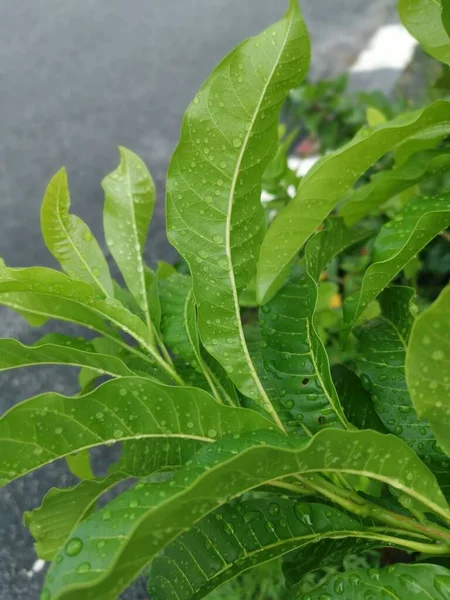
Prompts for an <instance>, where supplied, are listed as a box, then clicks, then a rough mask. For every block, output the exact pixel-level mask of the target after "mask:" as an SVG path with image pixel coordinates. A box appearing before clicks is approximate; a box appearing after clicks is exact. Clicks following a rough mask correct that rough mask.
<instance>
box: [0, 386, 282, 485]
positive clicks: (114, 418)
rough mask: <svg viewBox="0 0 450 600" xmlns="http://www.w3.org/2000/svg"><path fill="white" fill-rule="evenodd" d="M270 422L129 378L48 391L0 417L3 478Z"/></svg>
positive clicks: (190, 391)
mask: <svg viewBox="0 0 450 600" xmlns="http://www.w3.org/2000/svg"><path fill="white" fill-rule="evenodd" d="M270 427H271V422H270V421H268V420H267V419H265V418H264V417H262V416H260V415H258V414H257V413H255V412H253V411H249V410H247V409H243V408H230V407H225V406H223V405H221V404H218V403H217V402H215V401H214V400H213V399H212V398H211V396H210V395H209V394H207V393H206V392H204V391H203V390H199V389H195V388H181V387H171V386H165V385H162V384H159V383H157V382H155V381H151V380H149V379H146V378H142V377H124V378H120V379H114V380H112V381H107V382H106V383H104V384H103V385H101V386H99V387H98V388H96V389H95V390H93V391H92V392H90V393H89V394H86V395H85V396H77V397H69V396H62V395H60V394H56V393H47V394H41V395H39V396H36V397H34V398H30V399H29V400H26V401H24V402H22V403H20V404H17V405H15V406H13V407H12V408H11V409H10V410H9V411H7V412H6V413H5V414H4V415H3V416H2V417H1V418H0V477H1V479H2V481H3V483H6V482H8V481H11V480H13V479H15V478H16V477H19V476H21V475H24V474H25V473H26V472H29V471H32V470H34V469H37V468H38V467H41V466H43V465H45V464H47V463H49V462H52V461H54V460H56V459H58V458H61V457H64V456H67V455H69V454H72V453H73V452H79V451H80V450H83V449H85V448H93V447H94V446H99V445H102V444H111V443H115V442H118V441H122V440H131V439H136V438H137V439H142V438H155V437H160V438H163V437H165V438H170V437H179V438H187V439H196V440H199V441H203V442H212V441H214V439H216V438H219V437H221V436H223V435H232V434H236V435H239V434H240V433H241V432H245V431H254V430H257V429H270Z"/></svg>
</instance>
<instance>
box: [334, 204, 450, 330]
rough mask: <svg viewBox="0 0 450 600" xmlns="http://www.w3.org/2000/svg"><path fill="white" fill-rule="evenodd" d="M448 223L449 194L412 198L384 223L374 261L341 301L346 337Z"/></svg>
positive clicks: (374, 248)
mask: <svg viewBox="0 0 450 600" xmlns="http://www.w3.org/2000/svg"><path fill="white" fill-rule="evenodd" d="M449 224H450V194H449V193H447V194H445V195H442V196H436V197H434V198H428V197H427V196H423V197H420V198H412V199H411V200H410V201H409V202H408V204H407V205H406V206H405V207H404V209H403V210H402V211H401V212H400V213H399V214H398V215H397V216H396V217H395V219H394V220H393V221H389V222H388V223H386V225H384V226H383V227H382V228H381V230H380V232H379V233H378V235H377V237H376V238H375V242H374V246H373V263H372V264H371V265H370V266H369V267H368V269H367V270H366V272H365V273H364V279H363V281H362V284H361V289H360V290H359V291H358V292H356V293H355V294H352V295H351V296H349V297H347V298H346V299H345V302H344V306H343V311H344V327H345V329H344V335H343V338H344V339H346V338H347V336H348V334H349V333H350V330H351V328H352V327H353V325H354V324H355V321H356V320H357V319H358V317H359V316H360V315H361V314H362V313H363V311H364V310H365V309H366V308H367V307H368V306H369V304H370V303H371V302H372V301H373V300H375V298H376V297H377V296H378V294H379V293H380V292H381V291H382V290H383V289H384V288H385V287H386V286H387V284H388V283H389V282H390V281H392V279H393V278H394V277H395V276H396V275H397V274H398V273H399V272H400V271H401V270H402V269H403V267H404V266H405V265H407V264H408V262H409V261H410V260H411V259H412V258H413V257H414V256H415V255H416V254H418V252H420V250H422V248H424V247H425V246H426V245H427V244H428V242H430V241H431V240H432V239H433V238H434V237H435V236H436V235H437V234H438V233H439V232H440V231H442V230H443V229H445V228H446V227H447V226H448V225H449Z"/></svg>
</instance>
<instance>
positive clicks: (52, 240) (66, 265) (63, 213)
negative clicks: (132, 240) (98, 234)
mask: <svg viewBox="0 0 450 600" xmlns="http://www.w3.org/2000/svg"><path fill="white" fill-rule="evenodd" d="M69 209H70V194H69V186H68V183H67V173H66V170H65V169H64V168H63V169H61V170H60V171H58V172H57V173H56V175H54V176H53V178H52V179H51V181H50V183H49V184H48V187H47V190H46V192H45V196H44V200H43V202H42V206H41V228H42V234H43V236H44V241H45V244H46V246H47V248H48V249H49V250H50V252H51V253H52V254H53V256H54V257H55V258H56V260H57V261H58V262H59V263H60V265H61V266H62V268H63V269H64V271H66V273H67V274H68V275H70V277H73V278H74V279H81V280H82V281H86V282H87V283H90V284H92V285H94V286H96V287H97V288H98V289H99V290H100V292H101V293H102V294H103V295H104V296H112V295H113V283H112V280H111V275H110V273H109V268H108V263H107V262H106V259H105V257H104V255H103V252H102V250H101V248H100V246H99V245H98V242H97V240H96V239H95V238H94V236H93V235H92V233H91V230H90V229H89V227H88V226H87V225H86V223H85V222H84V221H82V220H81V219H80V218H79V217H77V216H76V215H72V214H70V213H69Z"/></svg>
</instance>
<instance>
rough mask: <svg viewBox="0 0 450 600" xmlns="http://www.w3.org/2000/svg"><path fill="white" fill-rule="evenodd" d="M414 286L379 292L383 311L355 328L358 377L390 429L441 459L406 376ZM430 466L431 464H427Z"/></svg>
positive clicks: (431, 458) (418, 449) (429, 458)
mask: <svg viewBox="0 0 450 600" xmlns="http://www.w3.org/2000/svg"><path fill="white" fill-rule="evenodd" d="M414 293H415V292H414V290H413V289H411V288H407V287H391V288H388V289H386V290H385V291H384V292H383V293H382V294H381V296H380V304H381V307H382V315H381V316H380V317H378V318H376V319H374V320H372V321H367V322H366V323H364V325H362V326H361V327H359V328H357V329H355V335H356V337H357V339H358V357H357V364H358V367H359V370H360V372H361V380H362V382H363V385H364V387H365V389H366V390H368V391H370V394H371V395H372V398H373V402H374V406H375V409H376V411H377V413H378V415H379V417H380V419H381V420H382V421H383V424H384V426H385V427H386V429H387V430H388V431H389V432H390V433H394V434H395V435H397V436H398V437H400V438H401V439H403V440H404V441H405V442H406V443H407V444H408V446H409V447H410V448H413V449H414V451H415V452H417V454H418V455H419V456H421V457H423V458H426V459H427V463H430V461H436V462H437V461H439V462H440V461H441V460H442V458H444V456H443V454H442V453H441V452H440V451H439V450H438V449H437V448H436V440H435V438H434V436H433V433H432V431H431V428H430V425H429V423H428V422H427V421H424V420H423V419H419V418H418V417H417V414H416V413H415V411H414V407H413V405H412V402H411V398H410V396H409V393H408V388H407V385H406V378H405V358H406V348H407V344H408V339H409V334H410V331H411V327H412V323H413V316H412V314H411V310H410V305H411V302H412V298H413V296H414ZM429 466H430V467H431V465H429Z"/></svg>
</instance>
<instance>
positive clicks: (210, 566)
mask: <svg viewBox="0 0 450 600" xmlns="http://www.w3.org/2000/svg"><path fill="white" fill-rule="evenodd" d="M364 529H365V528H364V526H363V525H362V524H361V523H360V522H359V521H358V520H356V519H354V518H352V517H349V516H348V515H346V514H345V513H343V512H341V511H339V510H337V509H335V508H330V507H329V506H325V505H323V504H309V503H306V502H298V501H296V500H288V499H281V498H279V499H276V500H261V499H260V500H251V501H247V502H241V503H238V504H225V505H224V506H222V507H221V508H220V509H218V510H217V511H215V512H214V513H213V514H211V515H208V516H207V517H205V518H204V519H202V520H201V521H200V522H199V523H198V524H196V525H194V526H193V527H192V528H191V529H190V530H189V531H187V532H186V533H184V534H183V535H181V536H180V537H179V538H177V539H176V540H175V541H174V542H172V544H170V545H169V546H168V547H167V548H166V549H165V551H164V554H163V556H162V557H158V558H156V559H155V560H154V561H153V563H152V568H151V572H150V579H149V590H148V591H149V594H150V597H151V598H152V599H153V600H177V599H178V600H199V599H200V598H203V597H204V596H206V594H208V593H209V592H211V591H212V590H214V589H215V588H216V587H217V586H219V585H220V584H221V583H223V582H224V581H227V580H228V579H231V578H232V577H235V576H236V575H238V574H239V573H242V572H243V571H246V570H247V569H249V568H251V567H253V566H255V565H256V564H260V563H264V562H266V561H268V560H272V559H274V558H275V557H278V556H281V555H283V554H286V553H287V552H289V551H291V550H294V549H295V548H299V547H302V546H308V545H309V544H311V542H314V544H316V543H317V542H320V540H323V539H327V538H333V537H342V536H346V537H349V538H351V537H352V536H362V537H364V536H366V535H367V537H369V538H370V537H371V535H373V534H370V532H364ZM366 543H367V542H366ZM310 551H312V549H310Z"/></svg>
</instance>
